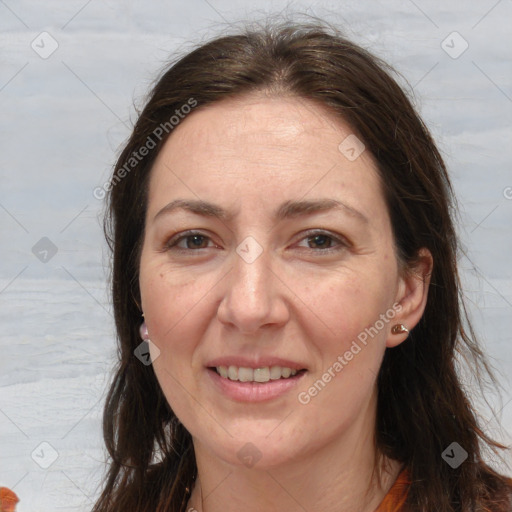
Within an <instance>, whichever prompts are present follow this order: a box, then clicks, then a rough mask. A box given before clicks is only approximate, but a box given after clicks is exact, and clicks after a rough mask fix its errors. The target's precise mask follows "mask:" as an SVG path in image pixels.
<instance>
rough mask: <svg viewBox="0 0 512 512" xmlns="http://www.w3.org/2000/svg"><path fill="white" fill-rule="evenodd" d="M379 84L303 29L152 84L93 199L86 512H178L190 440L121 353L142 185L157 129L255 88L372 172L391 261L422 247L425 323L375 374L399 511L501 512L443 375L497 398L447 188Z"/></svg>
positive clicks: (174, 69)
mask: <svg viewBox="0 0 512 512" xmlns="http://www.w3.org/2000/svg"><path fill="white" fill-rule="evenodd" d="M394 73H395V72H394V71H393V70H392V69H391V68H390V67H389V66H388V65H387V64H385V63H384V62H382V61H381V60H380V59H378V58H376V57H375V56H373V55H372V54H371V53H369V52H368V51H367V50H365V49H363V48H361V47H360V46H358V45H356V44H354V43H353V42H351V41H349V40H347V39H346V38H345V37H344V36H343V34H341V33H340V32H339V30H338V29H337V28H335V27H332V26H330V25H328V24H327V23H325V22H322V21H321V20H320V21H319V20H314V21H308V22H306V23H295V22H291V21H284V22H283V21H281V22H278V23H277V22H267V23H262V24H255V25H246V26H244V28H242V29H239V30H238V31H236V32H234V33H232V34H231V35H229V34H228V35H223V36H221V37H217V38H215V39H213V40H210V41H209V42H206V43H204V44H202V45H199V46H197V47H195V48H194V49H193V50H192V51H189V52H188V53H187V54H186V55H185V56H182V57H179V58H177V59H176V60H175V61H174V62H173V63H172V64H170V65H168V66H167V67H166V69H165V70H164V71H163V72H162V73H161V75H160V76H159V78H158V79H157V80H156V82H155V84H154V85H153V86H152V89H151V92H150V94H149V96H148V99H147V101H146V103H145V106H144V108H143V109H142V110H141V112H140V113H139V116H138V119H137V121H136V124H135V126H134V129H133V133H132V134H131V136H130V138H129V140H128V142H127V143H126V144H125V146H124V149H123V150H122V152H121V154H120V156H119V159H118V161H117V163H116V165H115V168H114V170H113V175H112V180H111V182H110V185H109V187H107V188H108V189H109V191H108V192H109V193H108V197H107V200H108V202H107V206H108V208H107V213H106V216H105V225H104V228H105V235H106V238H107V241H108V243H109V246H110V248H111V250H112V253H113V267H112V298H113V307H114V313H115V323H116V328H117V335H118V342H119V344H118V352H119V361H118V364H117V369H116V373H115V376H114V378H113V382H112V384H111V387H110V390H109V393H108V397H107V400H106V405H105V410H104V419H103V431H104V439H105V443H106V447H107V449H108V453H109V459H110V460H109V465H108V473H107V477H106V480H105V482H104V484H103V490H102V493H101V495H100V497H99V499H98V501H97V503H96V505H95V507H94V512H126V511H129V512H155V511H157V512H163V511H167V512H169V511H172V512H178V511H179V512H181V511H183V510H184V509H185V507H186V503H187V500H188V497H189V494H190V491H191V489H192V487H193V485H194V480H195V478H196V474H197V467H196V462H195V457H194V449H193V445H192V440H191V436H190V434H189V433H188V432H187V430H186V429H185V427H184V426H183V425H182V424H181V423H180V422H179V420H178V419H177V418H176V416H175V415H174V413H173V411H172V410H171V409H170V407H169V405H168V403H167V401H166V399H165V397H164V395H163V393H162V390H161V389H160V386H159V384H158V381H157V378H156V376H155V373H154V371H153V368H152V366H151V365H149V366H146V365H144V364H141V362H140V361H139V360H138V359H137V358H136V357H135V356H134V350H135V349H136V348H137V346H138V345H139V344H140V343H141V339H140V336H139V325H140V323H141V320H142V319H141V310H140V307H139V304H140V292H139V286H138V282H139V258H140V251H141V245H142V240H143V236H144V223H145V214H146V207H147V190H148V179H149V175H150V172H151V168H152V164H153V162H154V160H155V158H156V156H157V154H158V152H159V150H160V148H161V147H162V145H163V144H164V142H165V141H166V139H167V137H169V136H172V129H173V126H174V125H173V121H170V120H171V118H172V116H175V117H176V115H177V114H179V113H181V116H180V119H181V117H184V114H187V112H188V114H187V115H193V112H194V110H197V109H200V108H201V107H202V106H204V105H208V104H211V103H214V102H218V101H222V100H223V99H226V98H232V97H235V96H239V95H242V94H245V93H250V92H255V91H265V92H267V93H268V94H271V95H275V96H279V95H295V96H297V97H299V98H305V99H308V100H311V101H314V102H317V103H318V104H319V105H322V106H324V107H327V108H328V109H329V110H330V111H331V112H332V113H333V114H334V115H335V116H339V119H341V120H343V121H345V122H347V123H348V124H349V125H350V126H351V128H352V129H353V130H354V132H355V133H357V134H358V137H359V138H360V139H362V140H363V141H364V144H365V145H366V149H367V150H369V151H370V152H371V153H372V155H373V156H374V158H375V160H376V162H377V165H378V170H379V172H380V175H381V178H382V183H383V186H384V194H385V199H386V203H387V207H388V209H389V213H390V217H391V222H392V228H393V235H394V242H395V247H396V254H397V257H398V259H399V260H400V262H401V263H402V264H404V265H405V267H409V268H412V267H413V266H414V263H415V262H416V258H417V256H418V251H419V249H421V248H422V247H426V248H427V249H429V251H430V252H431V253H432V255H433V260H434V266H433V272H432V275H431V285H430V287H429V291H428V302H427V305H426V309H425V312H424V315H423V317H422V319H421V321H420V323H419V324H418V325H417V326H416V327H415V328H414V329H413V330H412V332H411V334H410V336H409V339H408V340H406V341H405V342H403V343H401V344H400V345H399V346H397V347H395V348H393V349H387V350H386V352H385V356H384V359H383V362H382V366H381V368H380V373H379V375H378V404H377V421H376V425H375V442H376V448H377V451H378V453H379V454H382V455H385V456H387V457H390V458H392V459H395V460H398V461H401V462H403V464H404V467H406V468H407V469H408V471H409V474H410V477H411V480H412V483H411V486H410V489H409V493H408V496H407V501H406V503H405V506H404V510H411V511H416V512H418V511H424V512H432V511H436V512H467V511H475V512H477V511H482V512H483V511H493V512H505V511H506V512H510V507H511V502H510V495H511V491H512V485H511V481H510V480H509V479H508V478H506V477H505V476H503V475H501V474H500V473H499V472H497V471H496V470H495V469H492V468H491V467H490V465H489V464H487V463H486V462H485V461H484V455H485V452H486V451H489V452H490V453H491V452H492V453H494V454H495V455H498V456H499V451H500V450H504V449H506V448H507V447H506V446H504V445H502V444H500V443H498V442H497V441H495V440H493V439H491V438H490V437H488V436H487V435H486V434H485V433H484V431H483V428H482V427H481V425H480V423H479V420H478V418H477V413H476V411H475V409H474V406H473V405H472V403H471V402H470V399H469V393H468V391H467V390H466V389H465V386H464V384H463V381H462V377H461V375H460V369H458V365H459V363H460V362H461V361H467V363H468V364H467V367H466V371H467V372H472V373H473V375H474V376H475V377H476V378H477V382H480V389H483V388H482V382H484V376H485V378H486V379H490V382H491V383H493V384H494V385H497V380H496V378H495V377H494V375H493V373H492V369H491V368H490V366H489V364H488V362H487V360H486V358H485V356H484V354H483V352H482V350H481V348H480V347H479V345H478V343H477V341H476V338H475V335H474V333H473V330H472V329H471V326H470V323H469V320H468V318H467V314H466V310H465V308H464V304H463V300H462V294H461V285H460V280H459V274H458V270H457V258H458V255H459V248H458V241H457V237H456V233H455V229H454V214H455V213H456V209H455V206H456V205H455V199H454V195H453V190H452V185H451V183H450V180H449V177H448V174H447V170H446V167H445V164H444V162H443V159H442V157H441V155H440V153H439V151H438V149H437V148H436V145H435V143H434V141H433V139H432V137H431V135H430V133H429V131H428V129H427V128H426V126H425V125H424V123H423V122H422V120H421V118H420V117H419V115H418V114H417V113H416V111H415V108H414V106H413V104H412V102H411V101H410V100H409V99H408V97H407V95H406V94H405V93H404V91H403V90H402V88H401V87H400V86H399V85H398V82H397V79H396V78H393V75H394ZM184 105H194V107H193V108H192V107H191V108H188V109H187V108H184V107H183V106H184ZM180 122H181V121H180ZM150 141H151V142H150ZM143 147H146V148H149V149H148V151H141V148H143ZM143 153H144V154H143ZM454 441H456V442H457V443H458V444H459V445H460V446H461V447H462V448H463V449H464V450H465V451H466V452H467V453H468V457H467V459H466V461H465V462H463V463H462V464H460V466H458V467H457V468H452V467H451V466H450V465H449V464H447V463H446V462H445V460H443V458H442V453H443V451H444V450H445V449H446V448H447V447H448V446H449V445H450V444H451V443H452V442H454Z"/></svg>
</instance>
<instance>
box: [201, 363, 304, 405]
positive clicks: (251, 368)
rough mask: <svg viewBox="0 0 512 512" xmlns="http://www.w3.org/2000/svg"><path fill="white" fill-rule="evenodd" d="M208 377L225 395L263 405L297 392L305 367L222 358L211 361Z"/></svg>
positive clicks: (301, 365)
mask: <svg viewBox="0 0 512 512" xmlns="http://www.w3.org/2000/svg"><path fill="white" fill-rule="evenodd" d="M206 368H207V370H208V375H209V376H210V378H212V380H213V382H214V383H215V385H216V387H217V389H218V390H219V391H221V392H222V394H224V395H227V396H228V397H230V398H232V399H234V400H236V401H242V402H261V401H265V400H270V399H273V398H277V397H278V396H280V395H283V394H284V393H286V392H287V391H290V390H291V389H293V388H295V386H296V385H297V383H298V381H299V380H301V379H302V377H303V376H304V374H305V373H306V372H307V368H306V366H305V365H304V364H302V363H299V362H297V361H291V360H288V359H283V358H278V357H266V358H263V357H260V358H254V359H248V358H242V357H222V358H218V359H214V360H212V361H209V362H208V363H207V366H206Z"/></svg>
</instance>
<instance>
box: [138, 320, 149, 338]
mask: <svg viewBox="0 0 512 512" xmlns="http://www.w3.org/2000/svg"><path fill="white" fill-rule="evenodd" d="M139 333H140V337H141V338H142V339H143V340H144V341H149V332H148V328H147V326H146V322H142V324H141V326H140V328H139Z"/></svg>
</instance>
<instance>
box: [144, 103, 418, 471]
mask: <svg viewBox="0 0 512 512" xmlns="http://www.w3.org/2000/svg"><path fill="white" fill-rule="evenodd" d="M347 137H348V139H347ZM360 144H361V143H360V142H359V141H358V139H356V138H355V136H354V135H353V134H352V132H351V129H350V127H349V126H348V125H346V124H344V123H343V122H340V121H339V120H338V119H336V118H334V117H332V115H331V114H329V113H328V112H327V111H325V110H324V109H323V108H322V107H320V106H318V105H316V104H315V103H312V102H309V101H306V100H302V99H297V98H291V97H289V98H268V97H265V96H263V95H251V96H246V97H244V98H239V99H235V100H226V101H224V102H218V103H215V104H213V105H212V106H208V107H206V108H202V109H200V110H197V111H195V112H193V113H192V114H190V115H189V116H188V117H186V118H185V119H184V120H183V121H181V124H180V125H178V126H177V127H176V128H174V130H173V133H172V134H171V136H170V138H169V139H168V140H167V142H166V143H165V145H164V147H163V148H162V150H161V152H160V154H159V155H158V158H157V160H156V163H155V164H154V167H153V169H152V171H151V177H150V186H149V196H148V210H147V217H146V227H145V238H144V243H143V249H142V254H141V261H140V289H141V295H142V308H143V311H144V314H145V320H146V324H147V327H148V331H149V336H150V339H151V340H152V342H153V343H154V344H155V345H156V346H157V347H158V349H159V350H160V354H159V356H158V357H157V358H156V359H155V360H154V362H153V364H154V370H155V372H156V375H157V378H158V381H159V383H160V385H161V387H162V389H163V392H164V394H165V396H166V398H167V400H168V402H169V404H170V406H171V407H172V409H173V410H174V412H175V413H176V415H177V417H178V418H179V419H180V421H181V422H182V423H183V424H184V425H185V427H186V428H187V429H188V430H189V432H190V433H191V434H192V436H193V439H194V444H195V448H196V451H197V450H198V449H201V450H203V453H208V454H209V455H210V456H215V457H217V458H220V459H223V460H225V461H227V462H230V463H233V464H238V465H240V464H245V465H247V466H250V465H251V464H253V463H255V462H257V464H259V465H260V467H265V466H267V467H270V466H273V465H276V464H280V463H284V462H285V461H289V460H291V459H297V460H298V459H300V458H301V457H306V456H307V455H308V454H312V453H314V452H317V451H318V450H320V449H323V448H325V449H328V448H329V447H330V446H333V445H334V444H335V443H338V442H340V440H343V442H348V443H350V440H351V439H352V440H354V439H356V437H357V436H361V434H362V433H364V432H373V429H374V423H375V407H376V378H377V374H378V371H379V367H380V364H381V361H382V357H383V354H384V351H385V349H386V346H391V345H392V344H393V343H397V342H396V341H393V340H395V339H397V336H393V335H392V334H391V327H392V326H393V325H394V324H395V323H398V322H399V321H403V319H401V317H400V308H401V306H400V305H397V303H398V302H400V300H401V299H402V297H403V296H404V295H405V293H406V288H407V287H406V284H405V283H404V281H403V280H402V279H401V277H400V274H399V272H398V264H397V259H396V257H395V253H394V247H393V238H392V230H391V225H390V219H389V216H388V212H387V208H386V204H385V202H384V197H383V193H382V190H381V186H380V184H379V179H378V174H377V171H376V167H375V163H374V161H373V159H372V157H371V155H370V154H369V152H368V151H364V150H363V151H362V152H361V150H362V149H363V147H362V146H361V145H360ZM359 153H360V154H359ZM410 327H411V326H410ZM398 338H399V339H400V341H403V339H405V335H404V336H403V337H400V336H398ZM295 372H296V373H295ZM219 373H220V374H219ZM226 374H227V375H228V376H227V377H226Z"/></svg>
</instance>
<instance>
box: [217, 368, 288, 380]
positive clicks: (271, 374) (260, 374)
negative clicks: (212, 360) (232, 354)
mask: <svg viewBox="0 0 512 512" xmlns="http://www.w3.org/2000/svg"><path fill="white" fill-rule="evenodd" d="M216 370H217V373H218V374H219V375H220V376H221V377H224V378H225V379H230V380H238V381H240V382H268V381H269V380H277V379H287V378H288V377H293V376H294V375H296V374H297V370H295V369H292V368H287V367H285V366H270V367H269V366H263V367H262V368H255V369H253V368H246V367H243V366H242V367H240V368H239V367H237V366H229V367H228V366H217V367H216Z"/></svg>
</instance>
